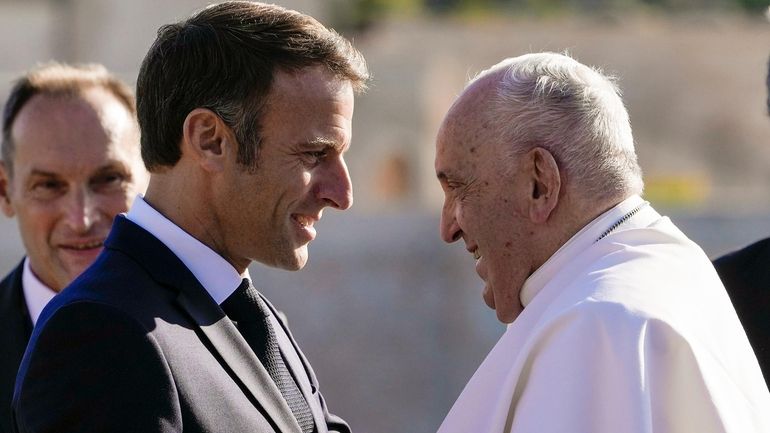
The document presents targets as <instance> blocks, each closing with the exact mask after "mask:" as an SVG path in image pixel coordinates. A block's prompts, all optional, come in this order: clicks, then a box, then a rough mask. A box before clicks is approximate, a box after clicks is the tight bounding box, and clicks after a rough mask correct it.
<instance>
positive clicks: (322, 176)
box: [13, 1, 368, 433]
mask: <svg viewBox="0 0 770 433" xmlns="http://www.w3.org/2000/svg"><path fill="white" fill-rule="evenodd" d="M367 79H368V72H367V70H366V65H365V63H364V60H363V57H362V56H361V54H360V53H359V52H358V51H357V50H355V49H354V48H353V46H352V45H351V44H350V43H349V42H348V41H347V40H345V39H344V38H342V37H341V36H339V35H338V34H337V33H335V32H333V31H331V30H329V29H327V28H325V27H324V26H322V25H321V24H320V23H319V22H318V21H316V20H315V19H313V18H311V17H309V16H306V15H303V14H300V13H298V12H295V11H291V10H288V9H284V8H282V7H279V6H274V5H267V4H262V3H252V2H244V1H236V2H224V3H220V4H215V5H211V6H209V7H206V8H204V9H202V10H201V11H199V12H198V13H196V14H194V15H193V16H192V17H190V18H189V19H186V20H184V21H182V22H179V23H176V24H171V25H166V26H163V27H161V28H160V30H159V31H158V36H157V39H156V40H155V42H154V43H153V45H152V47H151V48H150V50H149V52H148V53H147V56H146V57H145V59H144V61H143V63H142V66H141V68H140V72H139V77H138V80H137V92H136V97H137V114H138V119H139V126H140V129H141V153H142V159H143V160H144V164H145V166H146V167H147V169H148V171H149V172H150V182H149V186H148V188H147V193H146V195H145V196H144V197H141V196H140V197H137V198H136V199H135V200H134V203H133V204H132V206H131V208H130V209H129V211H128V213H127V214H125V215H119V216H117V217H116V218H115V222H114V223H113V225H112V229H111V231H110V234H109V236H108V237H107V239H106V240H105V242H104V250H103V251H102V253H101V254H100V255H99V256H98V258H97V259H96V261H95V262H94V264H93V265H92V266H91V267H89V268H88V269H87V270H86V271H85V272H84V273H83V274H81V275H80V276H79V277H78V278H77V279H75V281H74V282H73V283H72V284H70V285H69V286H68V287H66V288H65V289H64V290H63V291H62V292H61V293H60V294H59V295H57V296H56V297H54V299H53V300H52V301H51V302H50V303H49V304H48V305H47V306H46V308H45V309H44V310H43V312H42V313H41V315H40V318H39V320H38V322H37V324H36V326H35V328H34V330H33V333H32V337H31V339H30V342H29V346H28V348H27V351H26V353H25V354H24V357H23V359H22V363H21V367H20V369H19V373H18V376H17V379H16V386H15V393H14V398H13V416H14V420H15V425H16V428H17V429H18V430H17V431H18V432H22V433H33V432H34V433H43V432H57V433H66V432H91V433H94V432H104V433H107V432H109V433H115V432H137V433H139V432H141V433H153V432H163V433H171V432H188V433H193V432H212V433H213V432H222V433H225V432H227V433H239V432H243V433H246V432H250V433H255V432H260V433H264V432H282V433H313V432H315V433H327V432H338V433H348V432H350V428H349V427H348V425H347V424H346V423H345V422H344V421H343V420H342V419H340V418H339V417H336V416H334V415H331V414H330V413H329V411H328V410H327V407H326V404H325V402H324V399H323V398H322V397H321V394H320V392H319V385H318V381H317V380H316V377H315V374H314V373H313V369H312V368H311V366H310V364H309V363H308V361H307V359H306V358H305V357H304V356H303V354H302V352H301V351H300V349H299V347H298V345H297V343H296V341H295V340H294V338H293V337H292V335H291V333H290V332H289V329H288V328H287V326H286V323H285V322H284V321H283V320H282V319H281V317H280V316H279V315H278V314H276V310H275V309H274V308H273V307H272V306H271V305H270V303H269V302H268V301H267V300H266V299H265V298H264V296H262V294H261V293H259V292H258V291H257V289H256V288H255V284H252V280H251V276H250V275H249V272H248V265H249V264H250V263H251V262H252V261H255V260H256V261H258V262H260V263H263V264H265V265H269V266H273V267H278V268H282V269H287V270H298V269H301V268H302V267H303V266H304V265H305V263H306V261H307V258H308V250H307V246H308V243H309V242H310V241H312V240H313V239H314V238H315V236H316V231H315V228H314V224H315V223H316V222H317V221H318V220H319V219H320V218H321V215H322V213H323V210H324V208H327V207H329V208H333V209H339V210H345V209H348V208H349V207H350V206H351V204H352V200H353V196H352V187H351V181H350V176H349V173H348V169H347V165H346V163H345V159H344V156H345V152H346V151H347V150H348V148H349V146H350V142H351V120H352V116H353V102H354V93H355V91H356V90H362V89H363V87H364V86H365V84H366V81H367ZM297 302H301V300H298V301H297ZM329 338H330V339H331V338H334V337H333V336H329Z"/></svg>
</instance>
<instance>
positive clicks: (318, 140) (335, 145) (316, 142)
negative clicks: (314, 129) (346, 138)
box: [307, 137, 347, 153]
mask: <svg viewBox="0 0 770 433" xmlns="http://www.w3.org/2000/svg"><path fill="white" fill-rule="evenodd" d="M307 144H309V145H311V146H317V147H330V148H332V149H334V150H335V151H336V152H339V153H342V152H344V151H345V149H346V147H347V146H345V145H344V144H342V143H340V142H337V141H335V140H330V139H328V138H325V137H315V138H313V139H312V140H309V141H308V142H307Z"/></svg>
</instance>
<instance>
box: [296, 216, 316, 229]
mask: <svg viewBox="0 0 770 433" xmlns="http://www.w3.org/2000/svg"><path fill="white" fill-rule="evenodd" d="M294 221H296V222H298V223H299V225H301V226H302V227H313V223H315V219H313V218H311V217H308V216H305V215H294Z"/></svg>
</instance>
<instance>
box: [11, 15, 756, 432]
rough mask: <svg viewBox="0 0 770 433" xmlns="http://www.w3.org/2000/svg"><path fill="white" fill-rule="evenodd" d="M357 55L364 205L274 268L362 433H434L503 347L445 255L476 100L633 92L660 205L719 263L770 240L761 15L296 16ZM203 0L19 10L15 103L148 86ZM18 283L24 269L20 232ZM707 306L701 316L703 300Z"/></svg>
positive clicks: (305, 339) (300, 327) (280, 291)
mask: <svg viewBox="0 0 770 433" xmlns="http://www.w3.org/2000/svg"><path fill="white" fill-rule="evenodd" d="M279 3H280V4H282V5H284V6H287V7H291V8H295V9H298V10H300V11H303V12H306V13H309V14H311V15H313V16H315V17H317V18H319V19H320V20H321V21H322V22H324V23H326V24H328V25H330V26H333V27H335V28H336V29H337V30H338V31H340V32H341V33H343V34H345V35H346V36H348V37H350V38H352V39H353V40H354V42H355V44H356V46H357V47H358V48H359V49H360V50H361V51H362V52H363V53H364V55H365V56H366V58H367V60H368V62H369V65H370V68H371V70H372V72H373V74H374V80H373V82H372V86H371V89H370V91H369V92H368V93H367V94H366V95H364V96H362V97H360V98H358V99H357V101H356V105H357V107H356V113H355V118H354V126H353V129H354V134H353V145H352V148H351V150H350V152H349V156H348V163H349V166H350V170H351V175H352V178H353V182H354V188H355V196H356V204H355V206H354V207H353V209H352V210H350V211H348V212H345V213H337V212H327V213H326V214H325V217H324V219H323V221H321V222H320V223H319V224H318V231H319V236H318V239H317V240H316V241H315V242H314V243H313V244H312V245H311V247H310V251H311V257H310V262H309V264H308V266H307V267H306V269H305V270H303V271H301V272H295V273H289V272H283V271H277V270H272V269H267V268H264V267H261V266H258V265H254V266H253V267H252V269H251V271H252V275H253V276H254V279H255V282H256V283H257V284H258V286H259V287H260V288H261V289H262V290H263V291H264V292H265V293H266V294H267V295H268V296H269V297H270V298H271V299H272V300H273V302H274V303H275V304H276V305H277V306H278V307H279V308H281V309H283V310H284V311H285V312H286V313H287V315H288V317H289V321H290V323H291V325H292V329H293V331H294V334H295V337H296V338H297V339H298V340H299V342H300V343H301V344H302V347H303V349H304V350H305V352H306V354H307V355H308V356H309V358H310V359H311V361H312V362H313V364H314V367H315V369H316V372H317V373H318V376H319V378H320V380H321V386H322V390H323V392H324V394H325V396H326V399H327V401H328V402H329V405H330V407H331V409H332V410H333V411H334V412H336V413H338V414H339V415H341V416H343V417H344V418H345V419H347V420H348V421H349V422H350V423H351V425H352V426H353V428H354V430H355V431H357V432H370V433H385V432H392V431H406V432H415V433H428V432H433V431H435V430H436V428H437V427H438V425H439V423H440V422H441V420H442V419H443V416H444V415H445V414H446V412H447V411H448V410H449V407H450V406H451V404H452V402H453V401H454V399H455V398H456V397H457V395H458V394H459V392H460V391H461V389H462V387H463V385H464V383H465V382H466V381H467V379H468V378H469V377H470V376H471V374H472V373H473V371H474V370H475V368H476V366H477V365H478V364H479V363H480V362H481V360H482V359H483V358H484V356H485V354H486V353H487V351H488V350H489V349H490V348H491V347H492V345H493V344H494V342H495V341H496V339H497V338H498V337H499V335H500V334H501V333H502V332H503V330H504V328H503V327H502V325H500V324H499V323H497V321H496V319H495V316H494V312H492V311H490V310H487V308H486V307H485V306H484V305H483V303H482V301H481V297H480V289H481V286H482V284H481V282H480V281H479V280H478V278H477V277H476V275H475V272H474V271H473V260H472V258H471V257H470V256H469V255H468V254H467V253H466V252H465V250H464V248H463V246H462V245H452V246H446V245H443V244H442V243H441V241H440V239H439V237H438V212H439V210H440V205H441V200H442V196H441V191H440V188H439V186H438V183H437V182H436V181H435V180H434V177H435V176H434V173H433V139H434V135H435V132H436V130H437V128H438V125H439V123H440V121H441V118H442V116H443V113H444V112H445V111H446V109H447V108H448V107H449V105H450V104H451V102H452V101H453V99H454V97H455V96H456V95H457V94H458V93H459V92H460V91H461V90H462V87H463V84H464V82H465V80H466V79H467V78H469V77H471V76H473V75H474V74H475V73H477V72H479V71H481V70H483V69H484V68H486V67H488V66H490V65H491V64H494V63H497V62H498V61H499V60H501V59H502V58H504V57H509V56H515V55H519V54H522V53H526V52H532V51H541V50H551V51H560V52H561V51H565V50H568V51H569V52H570V53H571V54H572V55H573V56H575V57H576V58H577V59H578V60H580V61H582V62H584V63H587V64H591V65H595V66H599V67H601V68H603V69H604V70H605V72H608V73H611V74H614V75H616V76H618V77H619V80H620V81H619V82H620V87H621V88H622V90H623V93H624V99H625V102H626V104H627V106H628V108H629V111H630V113H631V121H632V124H633V126H634V131H635V137H636V142H637V151H638V154H639V158H640V162H641V165H642V168H643V169H644V171H645V180H646V182H647V190H646V198H647V199H648V200H650V201H651V202H652V203H653V205H654V206H656V207H657V208H658V209H659V210H661V211H663V212H665V213H667V214H668V215H670V216H671V217H672V219H674V221H675V222H676V223H677V224H679V226H680V228H682V229H683V231H685V233H687V234H688V235H689V236H690V237H691V238H693V239H694V240H695V241H697V242H699V243H700V244H701V245H702V246H703V247H704V249H705V250H706V252H707V253H708V254H710V255H711V256H714V255H718V254H721V253H723V252H726V251H728V250H730V249H733V248H737V247H740V246H743V245H745V244H747V243H749V242H751V241H753V240H755V239H758V238H760V237H764V236H768V235H770V119H768V116H767V113H766V106H765V97H766V95H765V89H764V80H765V73H766V67H767V61H768V56H769V55H770V24H769V23H768V22H767V20H766V19H765V17H764V15H763V13H764V8H766V7H767V2H766V1H760V0H742V1H735V2H733V1H728V0H704V1H697V0H546V1H539V0H508V1H503V0H485V1H484V0H478V1H471V0H443V1H442V0H393V1H385V0H326V1H324V0H317V1H314V0H294V1H289V0H287V1H279ZM205 4H207V2H205V1H194V0H164V1H153V0H133V1H130V2H128V1H120V0H101V1H99V0H48V1H44V0H24V1H21V0H0V54H1V55H0V97H2V99H3V100H5V97H6V96H7V92H8V89H9V87H10V85H11V83H12V80H13V79H14V78H15V77H16V76H18V75H19V74H20V73H22V72H23V71H25V70H26V69H28V68H30V67H31V66H33V65H35V64H36V63H38V62H44V61H48V60H60V61H68V62H99V63H103V64H105V65H106V66H107V67H108V68H109V69H111V70H112V71H114V72H116V73H117V74H118V75H119V76H121V77H122V78H123V79H125V80H126V81H128V82H129V83H134V82H135V80H136V73H137V70H138V67H139V64H140V63H141V60H142V58H143V56H144V54H145V52H146V50H147V48H148V47H149V45H150V44H151V43H152V41H153V39H154V35H155V31H156V30H157V28H158V27H159V26H160V25H162V24H165V23H169V22H172V21H174V20H178V19H181V18H184V17H186V16H187V15H189V14H190V12H192V11H193V10H194V9H197V8H199V7H202V6H204V5H205ZM0 245H1V246H2V249H1V250H0V251H2V253H1V254H0V271H2V272H3V273H5V272H7V271H8V270H10V269H11V268H12V267H13V266H14V265H15V264H16V263H17V262H18V260H19V259H20V258H21V256H22V254H23V249H22V246H21V243H20V241H19V237H18V235H17V234H16V226H15V221H13V220H8V219H1V220H0ZM696 302H697V300H696Z"/></svg>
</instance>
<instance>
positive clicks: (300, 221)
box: [291, 214, 321, 242]
mask: <svg viewBox="0 0 770 433" xmlns="http://www.w3.org/2000/svg"><path fill="white" fill-rule="evenodd" d="M320 218H321V216H320V215H319V216H317V217H316V216H313V215H306V214H292V215H291V219H292V221H294V222H295V224H296V227H298V228H299V231H298V233H299V234H300V238H304V241H305V242H310V241H312V240H313V239H315V235H316V232H315V228H314V227H313V224H315V222H316V221H318V220H319V219H320Z"/></svg>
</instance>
